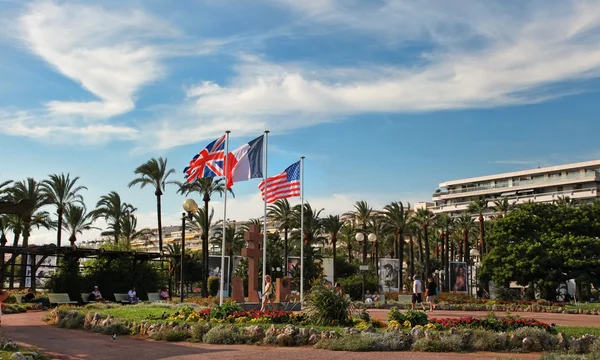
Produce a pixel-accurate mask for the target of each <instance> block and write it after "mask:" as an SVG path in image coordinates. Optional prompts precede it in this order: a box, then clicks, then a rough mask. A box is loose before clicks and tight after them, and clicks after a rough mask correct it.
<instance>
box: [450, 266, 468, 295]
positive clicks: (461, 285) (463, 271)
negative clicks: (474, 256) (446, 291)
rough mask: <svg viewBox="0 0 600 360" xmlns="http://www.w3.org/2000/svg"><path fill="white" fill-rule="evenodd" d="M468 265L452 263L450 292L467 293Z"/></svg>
mask: <svg viewBox="0 0 600 360" xmlns="http://www.w3.org/2000/svg"><path fill="white" fill-rule="evenodd" d="M467 278H468V276H467V263H466V262H451V263H450V291H452V292H467Z"/></svg>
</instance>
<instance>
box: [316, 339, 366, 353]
mask: <svg viewBox="0 0 600 360" xmlns="http://www.w3.org/2000/svg"><path fill="white" fill-rule="evenodd" d="M315 348H317V349H326V350H333V351H373V350H375V340H374V339H373V338H372V337H367V336H362V335H348V336H344V337H340V338H336V339H322V340H320V341H319V342H318V343H317V344H316V345H315Z"/></svg>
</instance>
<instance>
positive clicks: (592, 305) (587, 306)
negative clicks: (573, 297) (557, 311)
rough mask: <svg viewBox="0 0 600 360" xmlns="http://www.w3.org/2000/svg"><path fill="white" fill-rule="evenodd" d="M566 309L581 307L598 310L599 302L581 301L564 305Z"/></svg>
mask: <svg viewBox="0 0 600 360" xmlns="http://www.w3.org/2000/svg"><path fill="white" fill-rule="evenodd" d="M565 308H567V309H581V310H600V304H597V303H583V304H577V305H570V304H569V305H565Z"/></svg>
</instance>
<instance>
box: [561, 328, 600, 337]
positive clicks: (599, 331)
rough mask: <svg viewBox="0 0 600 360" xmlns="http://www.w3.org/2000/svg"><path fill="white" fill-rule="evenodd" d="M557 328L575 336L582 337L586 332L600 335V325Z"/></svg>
mask: <svg viewBox="0 0 600 360" xmlns="http://www.w3.org/2000/svg"><path fill="white" fill-rule="evenodd" d="M556 330H557V331H559V332H564V333H565V334H567V336H573V337H576V338H579V337H582V336H583V335H585V334H590V335H594V336H596V337H600V328H599V327H584V326H557V327H556Z"/></svg>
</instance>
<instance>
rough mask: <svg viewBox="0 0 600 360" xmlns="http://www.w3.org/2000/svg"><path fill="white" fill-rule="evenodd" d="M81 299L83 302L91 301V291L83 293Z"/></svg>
mask: <svg viewBox="0 0 600 360" xmlns="http://www.w3.org/2000/svg"><path fill="white" fill-rule="evenodd" d="M81 300H83V302H89V301H90V293H81Z"/></svg>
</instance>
